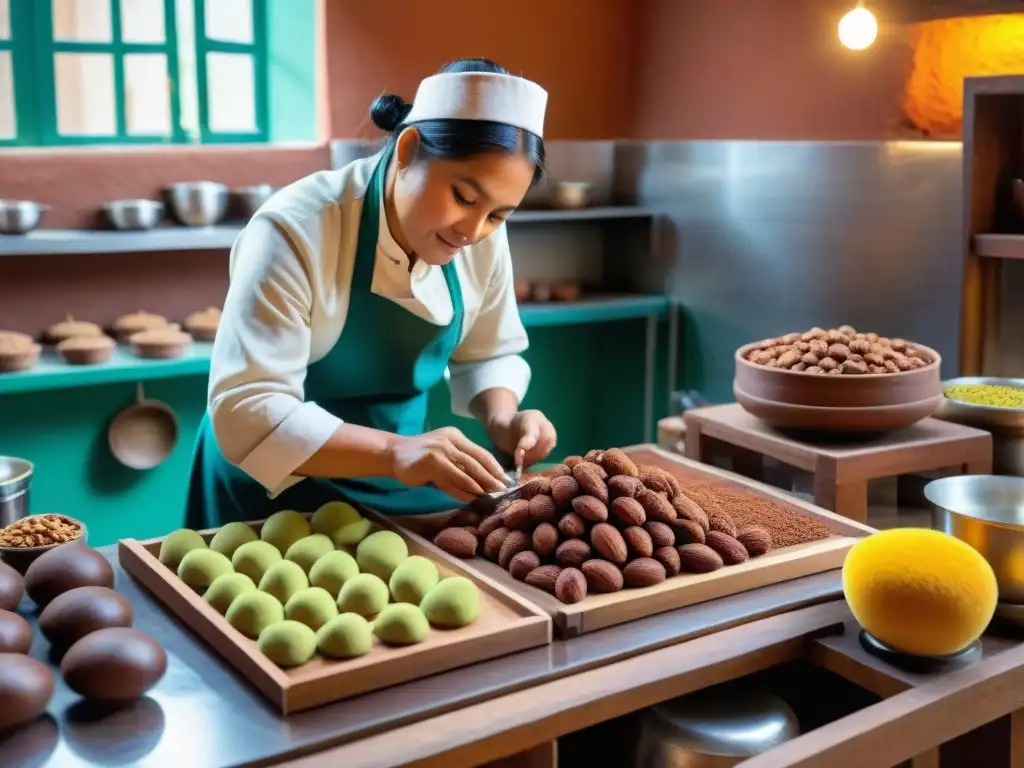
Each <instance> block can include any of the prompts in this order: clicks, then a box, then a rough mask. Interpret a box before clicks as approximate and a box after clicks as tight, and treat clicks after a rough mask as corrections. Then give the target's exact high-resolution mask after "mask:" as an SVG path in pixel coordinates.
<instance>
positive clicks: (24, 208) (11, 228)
mask: <svg viewBox="0 0 1024 768" xmlns="http://www.w3.org/2000/svg"><path fill="white" fill-rule="evenodd" d="M48 210H50V206H48V205H45V204H43V203H37V202H35V201H34V200H0V233H2V234H5V235H24V234H27V233H29V232H31V231H32V230H33V229H35V228H36V227H38V226H39V223H40V222H41V221H42V220H43V214H44V213H46V212H47V211H48Z"/></svg>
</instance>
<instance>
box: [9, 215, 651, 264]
mask: <svg viewBox="0 0 1024 768" xmlns="http://www.w3.org/2000/svg"><path fill="white" fill-rule="evenodd" d="M653 215H654V214H653V213H652V212H651V211H649V210H647V209H646V208H636V207H632V206H606V207H602V208H581V209H579V210H572V211H560V210H559V211H549V210H543V211H519V212H518V213H515V214H513V215H512V216H511V217H510V218H509V223H510V224H530V223H533V224H541V223H555V222H562V221H601V220H607V219H639V218H649V217H651V216H653ZM241 231H242V225H241V224H225V225H222V226H216V227H175V226H162V227H157V228H156V229H151V230H146V231H141V232H121V231H117V230H105V229H37V230H35V231H34V232H30V233H28V234H27V235H0V256H52V255H57V254H88V253H158V252H163V253H169V252H172V251H221V250H227V249H229V248H231V246H232V245H233V244H234V242H235V238H236V237H238V233H239V232H241Z"/></svg>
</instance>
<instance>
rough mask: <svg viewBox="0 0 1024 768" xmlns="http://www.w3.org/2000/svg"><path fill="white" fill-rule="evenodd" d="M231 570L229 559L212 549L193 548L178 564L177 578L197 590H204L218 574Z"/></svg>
mask: <svg viewBox="0 0 1024 768" xmlns="http://www.w3.org/2000/svg"><path fill="white" fill-rule="evenodd" d="M231 572H232V568H231V561H230V560H228V559H227V558H226V557H224V555H222V554H221V553H220V552H214V551H213V550H212V549H193V550H192V551H191V552H189V553H188V554H187V555H185V556H184V557H183V558H182V559H181V563H179V564H178V578H179V579H181V580H182V581H183V582H185V583H186V584H188V585H189V586H190V587H192V589H194V590H196V591H199V592H205V591H206V588H207V587H209V586H210V585H211V584H212V583H213V581H214V579H216V578H217V577H218V576H221V575H223V574H225V573H231Z"/></svg>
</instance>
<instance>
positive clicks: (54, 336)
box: [46, 314, 103, 344]
mask: <svg viewBox="0 0 1024 768" xmlns="http://www.w3.org/2000/svg"><path fill="white" fill-rule="evenodd" d="M102 335H103V329H102V328H101V327H100V326H99V325H97V324H96V323H90V322H88V321H87V320H75V318H73V317H72V316H71V315H70V314H69V315H67V316H66V317H65V318H64V319H63V320H60V321H59V322H56V323H54V324H53V325H51V326H50V327H49V328H47V329H46V340H47V341H48V342H49V343H50V344H60V343H61V342H62V341H64V340H65V339H71V338H75V337H78V336H102Z"/></svg>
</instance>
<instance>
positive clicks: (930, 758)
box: [910, 747, 939, 768]
mask: <svg viewBox="0 0 1024 768" xmlns="http://www.w3.org/2000/svg"><path fill="white" fill-rule="evenodd" d="M910 768H939V748H938V747H932V748H931V749H929V750H928V751H927V752H922V753H921V754H920V755H917V756H916V757H913V758H911V759H910Z"/></svg>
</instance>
